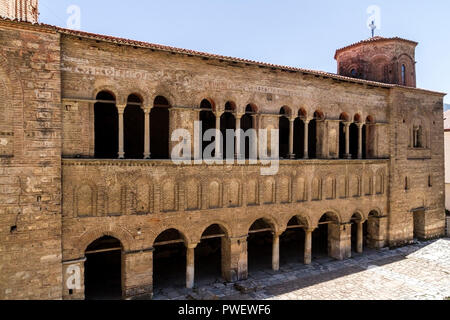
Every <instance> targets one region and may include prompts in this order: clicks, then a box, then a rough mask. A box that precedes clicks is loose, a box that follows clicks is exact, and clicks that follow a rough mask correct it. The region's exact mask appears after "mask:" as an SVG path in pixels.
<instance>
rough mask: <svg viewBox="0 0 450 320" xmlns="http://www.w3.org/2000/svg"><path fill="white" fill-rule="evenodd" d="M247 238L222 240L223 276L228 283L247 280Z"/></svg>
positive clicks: (226, 238) (225, 238)
mask: <svg viewBox="0 0 450 320" xmlns="http://www.w3.org/2000/svg"><path fill="white" fill-rule="evenodd" d="M247 264H248V261H247V236H244V237H237V238H228V237H224V238H222V276H223V278H224V279H225V280H226V281H228V282H234V281H240V280H246V279H247V278H248V268H247Z"/></svg>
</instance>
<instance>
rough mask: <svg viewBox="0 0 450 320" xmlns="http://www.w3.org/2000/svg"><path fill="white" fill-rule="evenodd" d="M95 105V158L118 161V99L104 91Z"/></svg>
mask: <svg viewBox="0 0 450 320" xmlns="http://www.w3.org/2000/svg"><path fill="white" fill-rule="evenodd" d="M96 99H97V101H98V102H97V103H96V104H95V105H94V127H95V129H94V131H95V158H97V159H117V157H118V153H119V114H118V112H117V108H116V98H115V97H114V96H113V95H112V94H111V93H109V92H106V91H102V92H100V93H99V94H98V95H97V97H96Z"/></svg>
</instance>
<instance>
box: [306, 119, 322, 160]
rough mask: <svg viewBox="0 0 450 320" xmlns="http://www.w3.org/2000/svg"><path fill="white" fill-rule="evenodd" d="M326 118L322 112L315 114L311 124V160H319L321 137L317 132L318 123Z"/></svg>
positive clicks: (309, 135)
mask: <svg viewBox="0 0 450 320" xmlns="http://www.w3.org/2000/svg"><path fill="white" fill-rule="evenodd" d="M324 118H325V116H324V114H323V113H322V112H321V111H316V112H314V118H313V119H312V120H311V121H310V122H309V127H308V152H309V158H310V159H317V156H318V155H317V154H318V152H317V151H318V150H317V149H318V148H317V147H318V146H319V142H320V141H319V136H318V130H317V123H318V122H319V121H322V120H324Z"/></svg>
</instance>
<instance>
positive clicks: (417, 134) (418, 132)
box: [413, 126, 424, 148]
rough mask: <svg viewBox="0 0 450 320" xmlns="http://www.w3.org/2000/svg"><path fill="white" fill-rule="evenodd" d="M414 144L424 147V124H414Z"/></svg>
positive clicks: (415, 146)
mask: <svg viewBox="0 0 450 320" xmlns="http://www.w3.org/2000/svg"><path fill="white" fill-rule="evenodd" d="M413 139H414V141H413V146H414V148H423V147H424V144H423V128H422V126H414V128H413Z"/></svg>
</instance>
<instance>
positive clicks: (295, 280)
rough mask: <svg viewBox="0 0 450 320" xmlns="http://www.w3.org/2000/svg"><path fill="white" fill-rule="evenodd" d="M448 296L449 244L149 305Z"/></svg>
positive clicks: (210, 288)
mask: <svg viewBox="0 0 450 320" xmlns="http://www.w3.org/2000/svg"><path fill="white" fill-rule="evenodd" d="M448 297H450V239H448V238H446V239H439V240H435V241H428V242H416V243H415V244H413V245H410V246H407V247H402V248H397V249H394V250H389V249H385V250H381V251H375V250H373V251H368V252H365V253H364V254H362V255H357V256H355V257H354V258H352V259H349V260H345V261H333V260H331V259H328V258H326V259H321V260H318V261H317V260H316V261H314V262H313V263H312V264H311V265H309V266H305V265H302V264H300V263H294V264H287V265H284V266H282V267H281V269H280V271H279V272H273V271H271V270H267V271H260V272H256V273H252V274H251V275H250V276H249V279H248V280H246V281H243V282H239V283H236V284H224V283H214V284H208V285H204V286H202V285H201V286H199V287H198V288H196V289H194V290H187V289H175V288H173V289H167V290H164V291H162V292H160V293H159V294H157V295H156V296H155V300H163V299H174V300H185V299H195V300H208V299H220V300H255V299H267V300H443V299H446V298H448Z"/></svg>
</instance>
